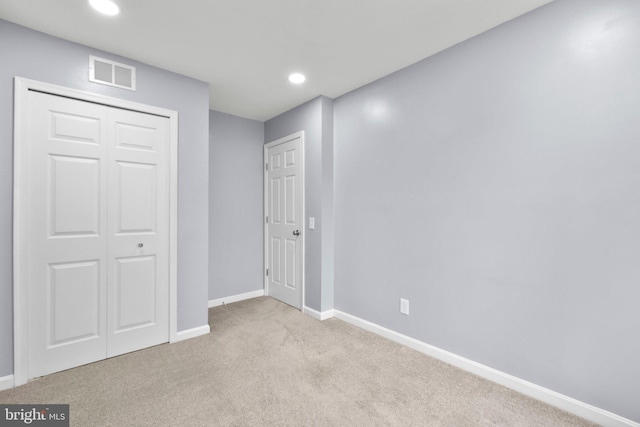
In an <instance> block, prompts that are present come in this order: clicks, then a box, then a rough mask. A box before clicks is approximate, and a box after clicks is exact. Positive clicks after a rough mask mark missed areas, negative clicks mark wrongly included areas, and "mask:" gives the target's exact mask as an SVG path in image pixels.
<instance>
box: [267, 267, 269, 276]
mask: <svg viewBox="0 0 640 427" xmlns="http://www.w3.org/2000/svg"><path fill="white" fill-rule="evenodd" d="M268 275H269V269H268V268H267V276H268Z"/></svg>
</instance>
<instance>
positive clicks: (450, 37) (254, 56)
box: [0, 0, 552, 120]
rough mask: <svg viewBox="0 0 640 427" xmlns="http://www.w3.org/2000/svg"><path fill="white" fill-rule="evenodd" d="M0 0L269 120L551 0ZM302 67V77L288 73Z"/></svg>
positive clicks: (14, 15) (60, 32)
mask: <svg viewBox="0 0 640 427" xmlns="http://www.w3.org/2000/svg"><path fill="white" fill-rule="evenodd" d="M115 1H116V3H118V4H119V5H120V8H121V13H120V15H119V16H117V17H106V16H103V15H100V14H98V13H97V12H95V11H94V10H93V9H91V7H90V6H89V5H88V1H87V0H0V18H2V19H6V20H8V21H12V22H15V23H18V24H21V25H24V26H27V27H30V28H33V29H36V30H38V31H42V32H45V33H48V34H52V35H54V36H58V37H62V38H64V39H67V40H72V41H75V42H78V43H82V44H84V45H88V46H91V47H94V48H98V49H102V50H105V51H108V52H112V53H115V54H118V55H122V56H125V57H129V58H133V59H136V60H139V61H142V62H145V63H147V64H151V65H154V66H157V67H160V68H164V69H167V70H171V71H174V72H176V73H180V74H184V75H187V76H190V77H194V78H196V79H199V80H203V81H206V82H209V85H210V86H209V87H210V95H209V98H210V104H209V105H210V108H211V109H214V110H218V111H223V112H226V113H230V114H235V115H238V116H242V117H248V118H252V119H258V120H266V119H269V118H271V117H273V116H276V115H278V114H280V113H282V112H284V111H286V110H288V109H290V108H292V107H295V106H296V105H299V104H301V103H303V102H305V101H307V100H309V99H312V98H314V97H316V96H318V95H326V96H328V97H330V98H335V97H337V96H340V95H342V94H344V93H346V92H349V91H351V90H353V89H356V88H358V87H360V86H362V85H364V84H366V83H369V82H371V81H373V80H376V79H378V78H380V77H382V76H384V75H386V74H389V73H391V72H393V71H396V70H398V69H400V68H403V67H406V66H407V65H410V64H413V63H415V62H417V61H419V60H421V59H423V58H425V57H427V56H430V55H433V54H434V53H436V52H439V51H441V50H443V49H446V48H447V47H450V46H452V45H454V44H456V43H459V42H461V41H463V40H466V39H468V38H471V37H473V36H475V35H477V34H479V33H481V32H483V31H486V30H488V29H490V28H492V27H495V26H497V25H499V24H501V23H503V22H506V21H508V20H510V19H513V18H515V17H516V16H519V15H522V14H524V13H526V12H528V11H530V10H532V9H535V8H536V7H539V6H541V5H544V4H546V3H549V2H550V1H552V0H517V1H516V0H181V1H177V0H115ZM294 71H298V72H302V73H304V74H306V76H307V81H306V82H305V83H304V84H302V85H300V86H294V85H292V84H290V83H289V82H288V80H287V76H288V75H289V74H290V73H291V72H294Z"/></svg>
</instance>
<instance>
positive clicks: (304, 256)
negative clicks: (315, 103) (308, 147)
mask: <svg viewBox="0 0 640 427" xmlns="http://www.w3.org/2000/svg"><path fill="white" fill-rule="evenodd" d="M296 138H300V175H301V180H300V181H301V182H302V215H301V217H302V224H301V227H302V234H301V236H300V237H301V238H302V284H301V287H302V292H301V293H300V294H301V295H300V311H302V309H303V308H304V306H305V288H306V286H305V283H306V280H305V265H306V263H307V254H306V250H307V248H306V246H307V244H306V242H307V237H306V236H307V233H306V230H307V229H306V224H307V216H306V206H305V195H306V185H305V169H306V166H305V164H306V159H305V154H304V131H303V130H301V131H299V132H295V133H292V134H291V135H287V136H285V137H283V138H279V139H276V140H275V141H271V142H268V143H266V144H265V145H264V148H263V153H264V154H263V164H262V176H263V178H262V182H263V193H262V194H263V197H262V199H263V200H264V208H263V212H262V218H263V219H266V217H267V215H268V214H269V188H268V184H269V183H268V176H267V172H268V171H267V168H266V166H265V165H266V164H267V163H268V158H267V155H268V153H269V148H271V147H275V146H276V145H280V144H284V143H285V142H289V141H291V140H293V139H296ZM262 228H263V239H262V240H263V243H264V251H263V253H264V260H263V267H262V276H263V278H264V294H265V295H269V280H268V278H267V275H266V271H267V266H268V265H269V242H268V241H267V239H268V237H269V236H268V229H267V224H266V223H265V222H263V223H262Z"/></svg>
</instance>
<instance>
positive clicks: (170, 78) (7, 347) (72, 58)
mask: <svg viewBox="0 0 640 427" xmlns="http://www.w3.org/2000/svg"><path fill="white" fill-rule="evenodd" d="M90 54H94V55H98V56H101V57H105V58H110V59H114V60H116V61H119V62H123V63H126V64H130V65H134V66H136V67H137V91H136V92H131V91H128V90H123V89H117V88H112V87H109V86H104V85H99V84H94V83H89V82H88V66H89V55H90ZM0 64H2V65H1V66H0V205H1V206H2V209H0V377H1V376H5V375H10V374H12V373H13V307H12V298H13V296H12V191H13V183H12V176H13V77H14V76H20V77H25V78H29V79H34V80H39V81H43V82H47V83H53V84H57V85H62V86H67V87H71V88H75V89H81V90H86V91H89V92H94V93H101V94H105V95H109V96H113V97H117V98H122V99H128V100H131V101H135V102H140V103H144V104H149V105H155V106H158V107H164V108H167V109H171V110H176V111H178V114H179V166H178V167H179V171H178V192H179V194H178V330H186V329H190V328H194V327H198V326H202V325H206V324H207V282H208V280H207V274H208V270H207V262H208V239H207V235H208V224H209V222H208V159H209V152H208V137H207V132H208V120H209V118H208V111H209V107H208V104H209V95H208V84H207V83H204V82H201V81H197V80H193V79H190V78H187V77H184V76H180V75H178V74H174V73H170V72H168V71H164V70H160V69H157V68H154V67H150V66H148V65H145V64H142V63H138V62H136V61H132V60H129V59H126V58H120V57H117V56H114V55H110V54H107V53H104V52H100V51H96V50H94V49H90V48H88V47H86V46H82V45H79V44H75V43H70V42H67V41H64V40H61V39H58V38H54V37H51V36H48V35H45V34H42V33H38V32H35V31H32V30H29V29H27V28H25V27H21V26H18V25H15V24H12V23H10V22H7V21H4V20H0Z"/></svg>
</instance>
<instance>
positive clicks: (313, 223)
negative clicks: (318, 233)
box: [309, 216, 316, 230]
mask: <svg viewBox="0 0 640 427" xmlns="http://www.w3.org/2000/svg"><path fill="white" fill-rule="evenodd" d="M315 228H316V219H315V218H314V217H312V216H310V217H309V230H315Z"/></svg>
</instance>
